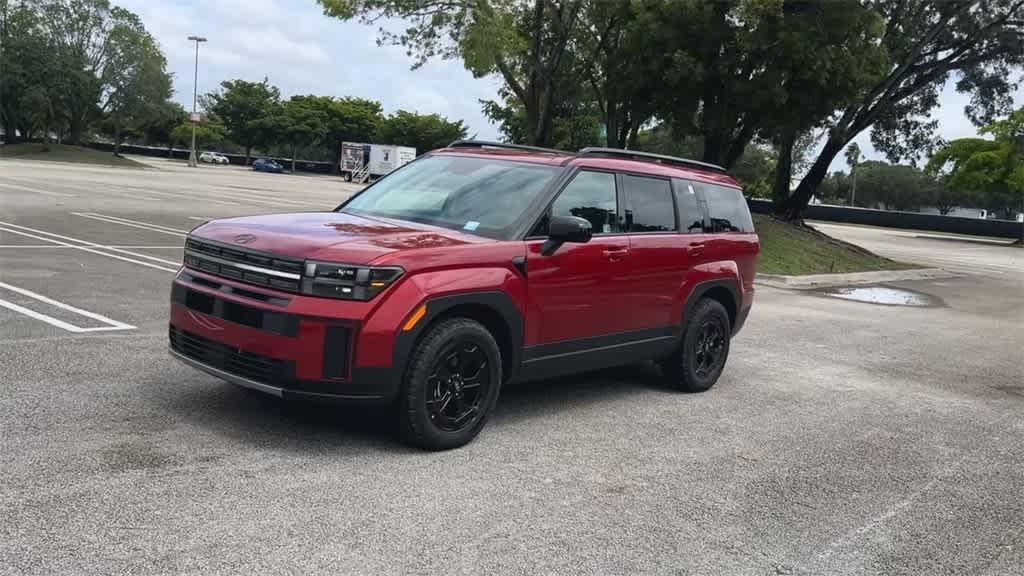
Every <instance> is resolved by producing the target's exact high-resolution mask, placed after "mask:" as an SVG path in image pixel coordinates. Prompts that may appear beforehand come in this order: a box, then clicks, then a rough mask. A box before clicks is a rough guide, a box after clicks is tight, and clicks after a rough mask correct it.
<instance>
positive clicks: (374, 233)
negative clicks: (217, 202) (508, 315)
mask: <svg viewBox="0 0 1024 576" xmlns="http://www.w3.org/2000/svg"><path fill="white" fill-rule="evenodd" d="M192 235H193V236H195V237H196V238H205V239H208V240H215V241H217V242H221V243H223V244H230V245H234V246H238V247H239V248H249V249H252V250H258V251H260V252H267V253H270V254H280V255H282V256H291V257H294V258H309V259H313V260H323V261H325V262H345V263H348V264H368V263H370V262H372V261H373V260H376V259H377V258H380V257H381V256H385V255H387V254H391V253H393V252H398V251H405V250H417V249H423V248H440V247H446V246H458V245H463V244H470V243H479V242H487V241H489V240H487V239H486V238H481V237H480V236H473V235H470V234H463V233H460V232H456V231H455V230H448V229H446V228H437V227H433V226H427V225H420V224H415V223H411V222H404V221H397V220H389V219H381V218H370V217H365V216H357V215H355V214H345V213H343V212H300V213H293V214H268V215H263V216H244V217H241V218H225V219H222V220H213V221H210V222H207V223H206V224H203V225H201V226H200V227H198V228H196V229H195V230H193V231H192Z"/></svg>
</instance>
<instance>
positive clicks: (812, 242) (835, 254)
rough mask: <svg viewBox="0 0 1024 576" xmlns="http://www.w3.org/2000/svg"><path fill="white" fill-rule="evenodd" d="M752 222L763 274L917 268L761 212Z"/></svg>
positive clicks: (760, 268) (760, 270) (755, 215)
mask: <svg viewBox="0 0 1024 576" xmlns="http://www.w3.org/2000/svg"><path fill="white" fill-rule="evenodd" d="M754 225H755V227H756V228H757V234H758V236H760V238H761V256H760V258H759V259H758V262H757V271H758V272H761V273H764V274H785V275H793V276H799V275H804V274H830V273H836V274H840V273H846V272H872V271H876V270H906V269H909V268H919V266H915V265H913V264H907V263H906V262H897V261H895V260H890V259H888V258H883V257H881V256H879V255H877V254H874V253H872V252H868V251H867V250H865V249H863V248H861V247H859V246H855V245H853V244H849V243H847V242H843V241H841V240H837V239H835V238H832V237H831V236H827V235H825V234H822V233H821V232H818V231H816V230H811V229H808V228H801V227H798V226H793V225H790V224H786V223H785V222H781V221H779V220H776V219H774V218H772V217H771V216H767V215H765V214H754Z"/></svg>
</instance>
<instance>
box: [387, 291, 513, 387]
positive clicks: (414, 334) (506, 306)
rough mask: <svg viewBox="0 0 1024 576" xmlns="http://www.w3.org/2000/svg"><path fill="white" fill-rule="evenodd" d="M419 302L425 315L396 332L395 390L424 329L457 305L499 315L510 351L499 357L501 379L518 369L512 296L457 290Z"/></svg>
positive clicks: (393, 362)
mask: <svg viewBox="0 0 1024 576" xmlns="http://www.w3.org/2000/svg"><path fill="white" fill-rule="evenodd" d="M422 303H423V304H425V305H426V306H427V313H426V315H425V316H424V317H423V318H422V319H421V320H420V321H419V322H418V323H417V324H416V326H415V327H414V328H413V329H412V330H409V331H408V332H406V331H400V332H399V333H398V335H397V336H395V342H394V346H393V350H392V372H393V374H392V377H393V378H395V379H396V380H397V382H396V390H398V389H401V379H402V378H404V377H405V370H406V367H407V363H408V361H409V358H410V356H411V355H412V351H413V349H414V348H415V346H416V344H417V343H418V342H419V340H420V338H421V337H422V336H423V334H424V333H425V332H426V330H427V328H428V327H429V326H430V325H431V324H433V322H434V321H435V320H437V319H438V318H440V317H442V316H444V315H445V314H446V313H447V312H448V311H450V310H452V309H453V308H456V307H458V306H465V305H473V306H482V307H484V308H488V309H490V310H491V311H492V312H494V313H496V314H497V315H498V316H499V317H501V319H502V320H503V321H504V322H505V326H506V327H507V329H508V346H507V348H508V350H507V352H508V353H509V354H510V357H509V358H503V359H502V365H503V366H505V367H507V368H508V369H507V370H506V371H507V372H508V373H507V374H503V375H502V379H503V380H507V379H509V378H511V377H512V376H514V375H515V372H517V371H518V369H519V364H520V359H521V358H522V353H523V352H522V351H523V328H524V323H523V315H522V314H521V313H520V312H519V308H517V307H516V305H515V303H514V302H512V298H510V297H509V295H508V294H506V293H504V292H501V291H498V290H488V291H480V292H460V293H457V294H447V295H444V296H434V297H431V298H427V299H426V300H424V301H423V302H422ZM497 337H498V335H495V338H496V339H498V338H497ZM499 344H500V340H499ZM503 352H506V350H503Z"/></svg>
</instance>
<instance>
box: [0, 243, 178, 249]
mask: <svg viewBox="0 0 1024 576" xmlns="http://www.w3.org/2000/svg"><path fill="white" fill-rule="evenodd" d="M0 248H53V249H60V248H77V246H62V245H60V244H0ZM98 248H134V249H136V250H181V249H182V246H181V245H177V244H176V245H174V246H137V245H135V244H131V245H127V244H101V245H99V246H98Z"/></svg>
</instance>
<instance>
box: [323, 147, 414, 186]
mask: <svg viewBox="0 0 1024 576" xmlns="http://www.w3.org/2000/svg"><path fill="white" fill-rule="evenodd" d="M415 159H416V149H415V148H410V147H408V146H393V145H391V144H363V143H360V142H342V144H341V161H340V163H339V168H340V170H341V175H342V176H344V177H345V179H346V180H351V179H352V178H353V175H355V176H356V179H359V177H360V176H362V175H363V174H364V173H365V174H366V175H367V176H368V177H369V178H380V177H381V176H383V175H385V174H387V173H388V172H391V171H392V170H394V169H395V168H398V167H399V166H402V165H404V164H407V163H409V162H412V161H413V160H415ZM364 167H366V168H369V170H368V171H367V170H365V169H364Z"/></svg>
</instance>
